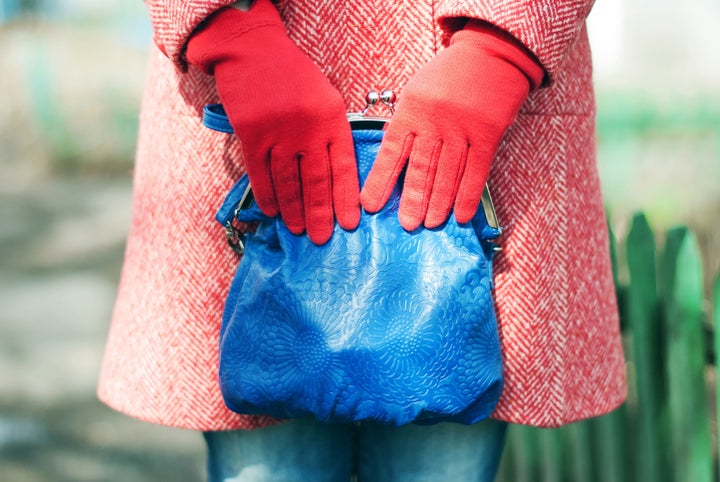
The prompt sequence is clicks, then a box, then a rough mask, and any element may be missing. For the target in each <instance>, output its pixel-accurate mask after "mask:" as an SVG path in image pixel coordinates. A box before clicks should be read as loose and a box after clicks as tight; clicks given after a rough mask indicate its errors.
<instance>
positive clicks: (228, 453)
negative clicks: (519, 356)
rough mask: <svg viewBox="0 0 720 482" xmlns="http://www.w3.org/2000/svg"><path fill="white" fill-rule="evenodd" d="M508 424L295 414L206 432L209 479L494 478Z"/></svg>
mask: <svg viewBox="0 0 720 482" xmlns="http://www.w3.org/2000/svg"><path fill="white" fill-rule="evenodd" d="M506 428H507V424H506V423H504V422H498V421H496V420H485V421H483V422H480V423H478V424H475V425H470V426H468V425H459V424H454V423H441V424H438V425H430V426H421V425H413V424H410V425H405V426H402V427H392V426H384V425H378V424H373V423H364V422H363V423H358V424H336V425H328V424H321V423H318V422H315V421H314V420H309V419H308V420H293V421H290V422H285V423H282V424H279V425H275V426H272V427H266V428H261V429H256V430H250V431H242V430H238V431H228V432H206V433H205V441H206V443H207V446H208V482H220V481H224V482H231V481H232V482H260V481H268V482H269V481H272V482H306V481H307V482H324V481H327V482H349V481H350V480H351V478H352V477H353V476H354V475H355V476H356V477H357V479H355V480H357V481H358V482H397V481H403V482H421V481H422V482H424V481H428V482H429V481H432V482H437V481H463V482H470V481H478V482H491V481H492V480H494V478H495V474H496V472H497V469H498V465H499V463H500V456H501V455H502V449H503V445H504V443H505V431H506Z"/></svg>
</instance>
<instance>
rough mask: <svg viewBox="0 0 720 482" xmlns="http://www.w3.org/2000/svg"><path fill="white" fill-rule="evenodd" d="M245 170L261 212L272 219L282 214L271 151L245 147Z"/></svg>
mask: <svg viewBox="0 0 720 482" xmlns="http://www.w3.org/2000/svg"><path fill="white" fill-rule="evenodd" d="M243 153H244V157H245V170H246V171H247V175H248V178H249V179H250V186H252V190H253V197H254V198H255V202H256V203H257V205H258V207H260V210H261V211H262V212H263V213H264V214H265V215H266V216H270V217H275V216H277V215H278V214H279V213H280V207H279V206H278V202H277V197H276V196H275V189H274V188H273V180H272V175H271V172H270V150H269V149H264V148H256V147H254V146H244V149H243Z"/></svg>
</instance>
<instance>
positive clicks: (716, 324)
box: [711, 273, 720, 460]
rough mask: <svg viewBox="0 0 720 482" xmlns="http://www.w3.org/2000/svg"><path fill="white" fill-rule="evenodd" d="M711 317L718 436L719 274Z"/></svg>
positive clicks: (714, 290)
mask: <svg viewBox="0 0 720 482" xmlns="http://www.w3.org/2000/svg"><path fill="white" fill-rule="evenodd" d="M711 296H712V316H713V320H712V321H713V328H714V330H713V332H714V335H715V336H714V338H715V380H716V381H715V403H716V409H715V416H716V423H717V427H718V428H717V429H718V432H717V433H718V434H720V383H718V381H719V380H720V273H718V274H717V276H716V277H715V282H714V283H713V288H712V295H711ZM718 452H719V453H718V460H720V443H719V444H718Z"/></svg>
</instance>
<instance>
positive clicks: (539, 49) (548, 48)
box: [435, 0, 594, 85]
mask: <svg viewBox="0 0 720 482" xmlns="http://www.w3.org/2000/svg"><path fill="white" fill-rule="evenodd" d="M593 3H594V0H439V1H438V8H437V10H436V14H435V15H436V20H437V22H438V24H439V25H440V28H441V29H442V30H443V33H444V34H445V38H446V39H449V36H450V34H452V32H453V31H455V30H457V29H459V28H461V27H462V25H463V24H464V22H465V21H466V19H468V18H474V19H478V20H482V21H485V22H488V23H490V24H492V25H495V26H496V27H498V28H501V29H503V30H505V31H506V32H508V33H510V34H511V35H513V36H514V37H515V38H516V39H518V40H519V41H520V42H522V43H523V45H525V47H527V48H528V49H529V50H530V51H531V52H532V53H533V54H534V55H535V57H536V58H537V59H538V60H539V61H540V63H541V64H542V66H543V68H544V69H545V79H544V81H543V85H548V84H550V83H552V81H553V78H554V77H555V72H556V70H557V68H558V65H559V63H560V62H561V61H562V59H563V57H564V56H565V53H566V52H567V50H568V49H569V47H570V46H571V45H572V44H573V42H574V41H575V39H576V38H577V36H578V34H579V32H580V30H581V29H582V27H583V25H584V24H585V19H586V18H587V16H588V15H589V14H590V9H591V8H592V5H593Z"/></svg>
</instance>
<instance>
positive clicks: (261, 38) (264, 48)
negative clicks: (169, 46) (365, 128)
mask: <svg viewBox="0 0 720 482" xmlns="http://www.w3.org/2000/svg"><path fill="white" fill-rule="evenodd" d="M187 59H188V62H189V63H191V64H192V65H195V66H197V67H198V68H200V69H201V70H203V71H204V72H206V73H208V74H211V75H214V76H215V83H216V86H217V91H218V94H219V96H220V101H221V102H222V103H223V106H224V108H225V111H226V113H227V115H228V117H229V119H230V123H231V124H232V126H233V130H234V131H235V133H236V134H237V136H238V137H239V138H240V140H241V142H242V147H243V151H244V155H245V162H246V168H247V173H248V177H249V178H250V185H251V186H252V189H253V194H254V196H255V201H256V202H257V204H258V206H259V207H260V209H261V210H262V211H263V213H265V214H266V215H268V216H277V215H278V214H280V215H281V216H282V219H283V221H284V222H285V224H286V225H287V227H288V229H289V230H290V231H291V232H293V233H295V234H300V233H302V232H303V231H304V230H307V233H308V235H309V236H310V239H311V240H312V241H313V242H314V243H316V244H323V243H325V242H326V241H327V240H328V239H330V236H331V235H332V230H333V225H334V216H335V217H337V221H338V223H339V224H340V225H341V226H342V227H343V228H346V229H353V228H355V227H357V225H358V222H359V221H360V201H359V191H360V188H359V181H358V174H357V166H356V163H355V155H354V151H353V142H352V134H351V131H350V125H349V123H348V121H347V118H346V114H345V105H344V102H343V99H342V97H341V96H340V93H339V92H338V91H337V90H336V89H335V88H333V87H332V85H331V84H330V82H329V81H328V80H327V78H325V76H324V75H323V74H322V72H321V71H320V69H318V68H317V66H316V65H315V64H314V63H313V62H312V61H311V60H310V58H309V57H307V56H306V55H305V54H304V53H303V52H302V51H301V50H300V49H299V48H298V47H297V46H296V45H295V44H294V43H293V42H292V41H291V40H290V39H289V38H288V37H287V35H286V32H285V27H284V25H283V24H282V21H281V20H280V16H279V15H278V12H277V9H276V8H275V6H274V5H273V4H272V3H271V2H270V0H256V1H255V2H254V3H253V5H252V7H251V8H250V10H249V11H247V12H242V11H240V10H237V9H234V8H225V9H222V10H220V11H219V12H218V13H216V14H214V15H213V16H211V17H210V18H209V19H208V20H207V21H206V23H205V25H203V27H202V28H201V29H200V30H199V31H198V32H196V33H195V34H193V36H192V37H191V38H190V40H189V42H188V48H187ZM333 214H334V216H333Z"/></svg>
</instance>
